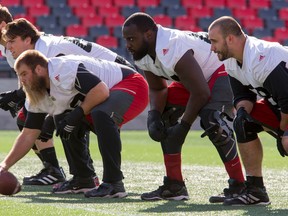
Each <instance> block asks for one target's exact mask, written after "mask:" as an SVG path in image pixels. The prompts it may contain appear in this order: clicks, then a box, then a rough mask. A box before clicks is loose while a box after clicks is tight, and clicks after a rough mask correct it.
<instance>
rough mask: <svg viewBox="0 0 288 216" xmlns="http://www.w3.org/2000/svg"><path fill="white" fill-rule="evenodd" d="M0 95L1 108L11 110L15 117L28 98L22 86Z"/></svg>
mask: <svg viewBox="0 0 288 216" xmlns="http://www.w3.org/2000/svg"><path fill="white" fill-rule="evenodd" d="M0 97H1V99H0V108H1V109H3V110H5V111H8V110H9V111H10V113H11V115H12V116H13V117H15V116H16V113H17V112H18V111H19V110H20V109H21V108H22V106H23V105H24V102H25V98H26V96H25V92H24V91H23V90H22V88H20V89H17V90H14V91H7V92H2V93H1V94H0Z"/></svg>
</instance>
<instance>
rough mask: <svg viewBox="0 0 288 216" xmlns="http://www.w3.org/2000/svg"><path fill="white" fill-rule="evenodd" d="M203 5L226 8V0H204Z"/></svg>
mask: <svg viewBox="0 0 288 216" xmlns="http://www.w3.org/2000/svg"><path fill="white" fill-rule="evenodd" d="M203 5H204V6H205V7H209V8H224V7H226V2H225V0H203Z"/></svg>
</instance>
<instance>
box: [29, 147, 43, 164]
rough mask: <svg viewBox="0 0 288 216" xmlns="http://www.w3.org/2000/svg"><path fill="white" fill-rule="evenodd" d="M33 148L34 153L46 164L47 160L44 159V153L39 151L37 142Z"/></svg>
mask: <svg viewBox="0 0 288 216" xmlns="http://www.w3.org/2000/svg"><path fill="white" fill-rule="evenodd" d="M32 149H33V151H34V153H35V154H36V155H37V156H38V158H39V159H40V160H41V162H42V163H43V165H44V162H45V161H44V160H43V157H42V155H41V154H40V152H39V151H38V149H37V146H36V145H35V144H34V145H33V147H32Z"/></svg>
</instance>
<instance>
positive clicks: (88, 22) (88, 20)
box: [82, 15, 103, 28]
mask: <svg viewBox="0 0 288 216" xmlns="http://www.w3.org/2000/svg"><path fill="white" fill-rule="evenodd" d="M82 25H83V26H85V27H89V28H90V27H93V26H101V25H103V17H101V16H97V15H89V16H85V17H82Z"/></svg>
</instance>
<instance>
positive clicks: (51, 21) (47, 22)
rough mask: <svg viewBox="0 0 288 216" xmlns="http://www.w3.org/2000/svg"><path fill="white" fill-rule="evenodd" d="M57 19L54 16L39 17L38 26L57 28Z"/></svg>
mask: <svg viewBox="0 0 288 216" xmlns="http://www.w3.org/2000/svg"><path fill="white" fill-rule="evenodd" d="M57 23H58V22H57V17H56V16H53V15H45V16H38V17H37V19H36V25H37V26H39V27H42V28H43V27H44V26H52V27H53V26H57Z"/></svg>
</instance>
